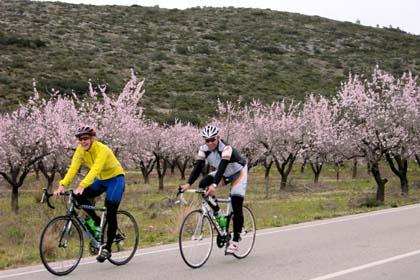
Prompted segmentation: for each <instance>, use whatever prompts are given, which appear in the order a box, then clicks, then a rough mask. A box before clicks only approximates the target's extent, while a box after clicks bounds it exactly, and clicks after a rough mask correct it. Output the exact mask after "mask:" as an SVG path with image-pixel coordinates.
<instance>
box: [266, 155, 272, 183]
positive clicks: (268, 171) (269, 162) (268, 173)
mask: <svg viewBox="0 0 420 280" xmlns="http://www.w3.org/2000/svg"><path fill="white" fill-rule="evenodd" d="M272 166H273V160H272V159H270V161H268V162H267V159H265V160H264V168H265V172H264V179H265V180H267V179H268V177H270V170H271V167H272Z"/></svg>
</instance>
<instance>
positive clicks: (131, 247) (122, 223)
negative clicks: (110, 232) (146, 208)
mask: <svg viewBox="0 0 420 280" xmlns="http://www.w3.org/2000/svg"><path fill="white" fill-rule="evenodd" d="M117 222H118V228H117V236H116V238H115V240H114V243H113V244H112V247H111V252H112V254H111V256H110V257H109V258H108V260H109V262H110V263H112V264H114V265H124V264H126V263H128V262H129V261H130V260H131V259H132V258H133V257H134V254H135V253H136V251H137V247H138V244H139V227H138V224H137V221H136V219H135V218H134V217H133V215H131V214H130V213H129V212H128V211H125V210H119V211H117ZM107 225H108V223H107V222H105V226H104V231H103V237H105V236H106V228H107ZM104 243H106V241H104Z"/></svg>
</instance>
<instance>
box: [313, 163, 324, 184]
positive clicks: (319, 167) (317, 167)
mask: <svg viewBox="0 0 420 280" xmlns="http://www.w3.org/2000/svg"><path fill="white" fill-rule="evenodd" d="M310 164H311V168H312V171H313V172H314V175H315V176H314V183H315V184H318V182H319V175H320V174H321V170H322V163H312V162H310Z"/></svg>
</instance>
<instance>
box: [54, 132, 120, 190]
mask: <svg viewBox="0 0 420 280" xmlns="http://www.w3.org/2000/svg"><path fill="white" fill-rule="evenodd" d="M82 163H84V164H85V165H86V166H87V167H88V168H89V169H90V170H89V172H88V174H87V175H86V177H85V178H84V179H83V180H82V181H81V182H80V186H81V187H84V188H86V187H88V186H90V185H91V184H92V183H93V180H95V178H98V179H100V180H106V179H110V178H112V177H115V176H117V175H124V169H123V168H122V166H121V163H120V162H119V161H118V159H117V158H116V157H115V155H114V153H113V152H112V150H111V149H110V148H109V147H108V146H107V145H105V144H103V143H101V142H99V141H97V140H94V141H93V142H92V145H91V146H90V148H89V150H87V151H85V150H84V149H83V147H82V146H81V145H79V146H78V147H77V149H76V151H75V152H74V155H73V158H72V160H71V164H70V167H69V170H68V171H67V174H66V176H64V178H63V180H61V181H60V185H61V186H64V187H67V186H68V185H70V184H71V182H72V181H73V179H74V176H76V174H77V172H78V171H79V168H80V165H81V164H82Z"/></svg>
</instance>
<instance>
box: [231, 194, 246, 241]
mask: <svg viewBox="0 0 420 280" xmlns="http://www.w3.org/2000/svg"><path fill="white" fill-rule="evenodd" d="M231 203H232V210H233V238H232V240H233V241H236V242H238V241H239V237H240V234H241V231H242V227H243V225H244V215H243V212H242V206H243V204H244V198H243V197H242V196H239V195H235V196H232V197H231Z"/></svg>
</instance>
